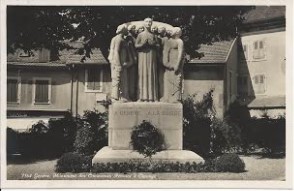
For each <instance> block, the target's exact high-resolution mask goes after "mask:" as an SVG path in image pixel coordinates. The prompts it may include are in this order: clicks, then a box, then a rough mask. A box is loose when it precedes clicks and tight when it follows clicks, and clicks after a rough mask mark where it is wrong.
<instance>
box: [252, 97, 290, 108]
mask: <svg viewBox="0 0 294 191" xmlns="http://www.w3.org/2000/svg"><path fill="white" fill-rule="evenodd" d="M285 107H286V97H285V96H272V97H257V98H256V99H254V100H253V101H252V102H251V103H249V104H248V108H285Z"/></svg>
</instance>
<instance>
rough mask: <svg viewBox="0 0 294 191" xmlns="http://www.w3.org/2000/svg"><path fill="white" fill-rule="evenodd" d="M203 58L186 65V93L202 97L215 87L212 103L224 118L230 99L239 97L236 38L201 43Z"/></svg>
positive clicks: (199, 50) (219, 115) (199, 98)
mask: <svg viewBox="0 0 294 191" xmlns="http://www.w3.org/2000/svg"><path fill="white" fill-rule="evenodd" d="M198 52H199V53H200V54H202V55H203V57H202V58H195V59H192V60H190V62H189V63H187V64H186V65H185V66H184V95H193V94H197V95H196V99H197V100H198V101H199V100H201V99H202V97H203V95H204V94H206V93H208V92H209V91H210V90H213V103H214V104H213V106H214V109H215V111H216V115H217V117H220V118H222V117H223V115H224V113H225V111H226V110H227V109H228V107H229V105H230V103H232V102H234V101H235V100H236V98H237V83H236V77H237V63H238V57H237V55H238V54H237V39H232V40H228V41H220V42H215V43H213V44H212V45H204V44H203V45H200V48H199V49H198Z"/></svg>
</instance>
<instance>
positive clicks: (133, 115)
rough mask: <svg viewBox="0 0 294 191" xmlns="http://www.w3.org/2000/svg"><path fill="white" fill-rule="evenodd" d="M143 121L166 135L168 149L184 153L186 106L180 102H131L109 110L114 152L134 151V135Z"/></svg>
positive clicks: (109, 135) (115, 104)
mask: <svg viewBox="0 0 294 191" xmlns="http://www.w3.org/2000/svg"><path fill="white" fill-rule="evenodd" d="M143 120H146V121H149V122H151V123H152V124H153V125H155V126H156V127H157V128H158V129H159V130H160V131H161V133H162V134H163V136H164V140H165V146H166V149H167V150H181V149H182V144H183V133H182V129H183V107H182V104H180V103H161V102H151V103H146V102H129V103H114V104H112V105H110V107H109V128H108V141H109V142H108V145H109V146H110V147H111V148H112V149H114V150H132V147H131V145H130V142H131V132H132V130H133V128H134V126H136V125H139V124H140V123H142V121H143Z"/></svg>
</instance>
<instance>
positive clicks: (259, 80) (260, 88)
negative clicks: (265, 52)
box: [253, 74, 266, 94]
mask: <svg viewBox="0 0 294 191" xmlns="http://www.w3.org/2000/svg"><path fill="white" fill-rule="evenodd" d="M253 82H254V91H255V93H256V94H262V93H265V90H266V89H265V75H263V74H261V75H256V76H254V77H253Z"/></svg>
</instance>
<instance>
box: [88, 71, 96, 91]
mask: <svg viewBox="0 0 294 191" xmlns="http://www.w3.org/2000/svg"><path fill="white" fill-rule="evenodd" d="M87 72H88V74H87V75H88V79H87V80H88V81H87V89H88V90H94V85H95V82H94V76H93V70H92V69H88V70H87Z"/></svg>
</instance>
